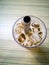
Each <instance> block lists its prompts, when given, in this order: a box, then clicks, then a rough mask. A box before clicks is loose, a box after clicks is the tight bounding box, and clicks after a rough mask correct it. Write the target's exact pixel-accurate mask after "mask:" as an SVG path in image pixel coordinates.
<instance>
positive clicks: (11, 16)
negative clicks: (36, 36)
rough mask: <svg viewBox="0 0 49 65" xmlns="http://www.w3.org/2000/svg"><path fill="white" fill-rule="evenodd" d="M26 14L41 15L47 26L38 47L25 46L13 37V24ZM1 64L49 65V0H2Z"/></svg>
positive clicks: (0, 2) (0, 21) (0, 27)
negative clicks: (45, 33)
mask: <svg viewBox="0 0 49 65" xmlns="http://www.w3.org/2000/svg"><path fill="white" fill-rule="evenodd" d="M24 15H33V16H37V17H39V18H40V19H41V20H43V22H44V23H45V25H46V27H47V38H46V40H45V42H44V43H43V44H42V45H41V46H40V47H38V48H33V49H26V48H23V47H21V46H19V45H18V44H17V43H16V42H15V41H14V39H13V37H12V27H13V24H14V23H15V21H16V20H17V19H18V18H19V17H21V16H24ZM0 65H49V0H0Z"/></svg>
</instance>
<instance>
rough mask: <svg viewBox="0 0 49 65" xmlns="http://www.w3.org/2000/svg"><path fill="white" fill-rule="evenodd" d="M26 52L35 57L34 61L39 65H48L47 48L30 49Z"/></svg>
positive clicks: (48, 52) (48, 53) (48, 54)
mask: <svg viewBox="0 0 49 65" xmlns="http://www.w3.org/2000/svg"><path fill="white" fill-rule="evenodd" d="M28 50H29V51H30V52H31V54H32V55H33V54H34V55H35V59H36V60H37V61H38V62H39V63H40V64H41V65H49V49H48V48H47V47H39V48H32V49H28ZM32 60H33V58H32Z"/></svg>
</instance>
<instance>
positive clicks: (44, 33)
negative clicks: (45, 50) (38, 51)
mask: <svg viewBox="0 0 49 65" xmlns="http://www.w3.org/2000/svg"><path fill="white" fill-rule="evenodd" d="M23 18H24V16H23V17H21V18H19V19H18V20H17V21H16V22H15V23H14V25H13V28H12V35H13V38H14V40H15V41H16V43H18V44H19V45H21V46H23V47H26V48H34V47H38V46H40V45H41V44H42V43H43V42H44V40H45V39H46V36H47V28H46V26H45V24H44V22H43V21H42V20H41V19H39V18H38V17H36V16H31V15H30V18H31V24H30V27H31V25H32V24H33V27H34V25H35V24H39V25H40V30H39V31H38V32H37V31H35V33H39V32H41V31H42V39H41V41H40V42H38V43H37V44H34V43H35V42H34V43H33V41H34V38H35V37H36V36H37V35H36V34H34V32H32V35H31V36H30V37H29V39H30V38H32V37H33V34H34V35H35V37H33V38H32V45H30V43H31V42H30V41H27V37H26V36H25V37H26V38H24V39H23V40H22V43H21V42H19V41H20V39H19V41H18V37H20V35H21V33H22V34H25V32H24V24H23V22H24V21H23ZM21 23H22V24H23V26H22V28H23V29H21V27H20V26H21ZM19 25H20V26H19ZM18 28H19V30H18ZM31 28H32V27H31ZM32 29H33V28H32ZM36 29H37V28H34V30H36ZM25 35H26V34H25ZM36 39H37V37H36ZM24 40H25V41H24ZM29 42H30V43H29ZM26 43H29V45H30V46H28V44H26ZM25 44H26V45H25Z"/></svg>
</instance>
